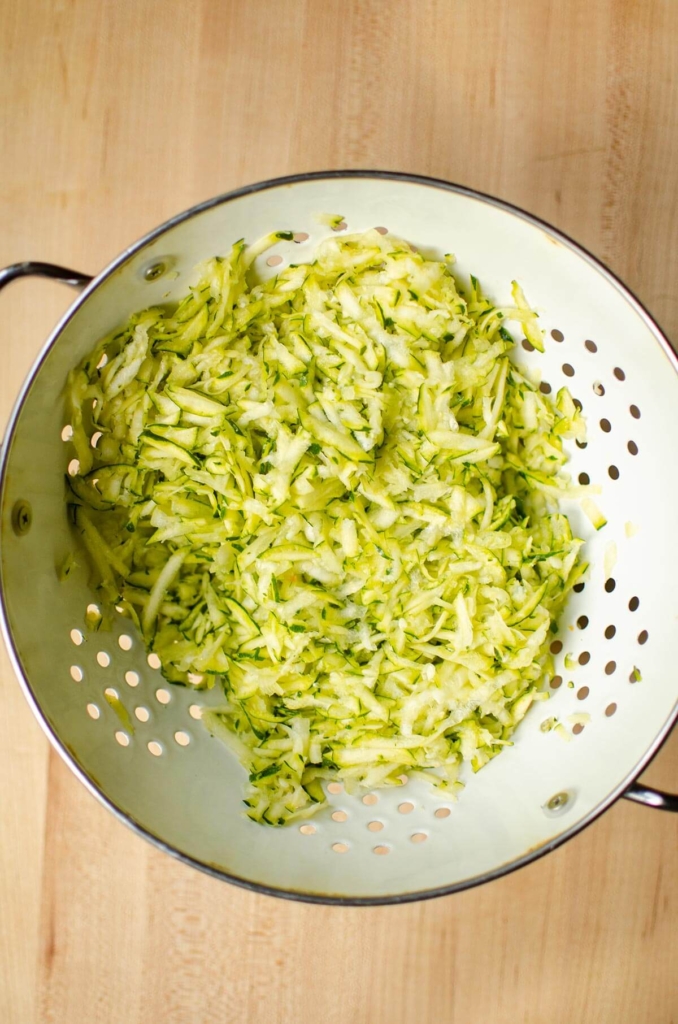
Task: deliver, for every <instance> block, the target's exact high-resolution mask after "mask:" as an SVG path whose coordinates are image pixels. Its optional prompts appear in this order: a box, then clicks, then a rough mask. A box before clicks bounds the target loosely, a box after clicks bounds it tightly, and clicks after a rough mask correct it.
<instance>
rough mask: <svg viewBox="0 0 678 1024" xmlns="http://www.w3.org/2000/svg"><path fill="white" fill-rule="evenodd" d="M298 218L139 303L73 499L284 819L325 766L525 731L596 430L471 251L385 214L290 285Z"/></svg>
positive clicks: (120, 344) (122, 606) (342, 240)
mask: <svg viewBox="0 0 678 1024" xmlns="http://www.w3.org/2000/svg"><path fill="white" fill-rule="evenodd" d="M279 239H291V235H290V234H289V233H285V232H280V233H278V234H274V235H271V236H268V237H267V238H265V239H263V240H262V241H261V242H259V243H257V244H256V245H253V246H250V247H246V246H245V244H244V243H243V242H242V241H241V242H237V243H236V244H235V245H234V246H233V247H232V249H231V251H230V254H229V255H228V256H227V257H224V258H221V257H216V258H214V259H211V260H208V261H207V262H206V263H204V264H203V265H202V266H201V268H200V275H201V276H200V280H199V283H198V284H197V285H196V286H195V287H193V288H191V290H190V293H189V294H188V295H187V296H186V298H185V299H184V300H183V301H182V302H181V303H180V304H179V306H178V308H174V307H173V308H171V309H170V308H161V307H157V308H153V309H148V310H145V311H144V312H141V313H138V314H136V315H135V316H133V317H131V319H130V320H129V322H128V323H127V324H126V325H125V326H124V327H123V328H122V329H120V330H119V331H117V332H116V333H115V334H114V335H112V336H109V337H107V338H105V339H103V340H102V341H101V342H100V343H99V344H98V345H97V347H96V349H95V351H94V352H93V353H92V355H91V356H90V357H89V358H88V359H87V360H86V361H85V362H84V363H83V364H82V365H81V366H80V367H79V368H78V369H77V370H75V371H74V372H73V373H72V375H71V379H70V383H69V404H70V422H71V424H72V427H73V444H74V445H75V447H76V452H77V457H78V461H79V474H78V475H76V476H74V477H72V478H69V485H70V489H69V498H68V500H69V502H70V503H71V508H72V512H73V517H74V521H75V524H76V527H77V529H78V530H79V532H80V534H81V535H82V539H83V541H84V544H85V546H86V548H87V550H88V552H89V555H90V559H91V562H92V565H93V570H94V572H95V574H96V584H97V586H98V587H99V588H100V592H101V593H102V596H103V597H104V598H105V599H106V600H107V601H108V602H110V603H111V604H112V605H115V606H117V608H118V611H121V612H123V613H124V614H126V615H128V616H129V617H130V618H131V619H133V620H134V622H136V623H137V625H138V627H139V629H140V630H141V632H142V633H143V636H144V638H145V642H146V644H147V646H148V649H149V650H152V651H154V652H155V653H156V654H157V655H158V656H159V658H160V661H161V663H162V671H163V673H164V675H165V677H166V678H167V679H168V680H169V681H170V682H173V683H179V684H183V685H188V686H197V687H212V686H219V687H222V688H223V694H224V699H223V703H222V704H221V706H219V707H216V708H214V709H212V710H210V711H209V712H206V713H205V714H204V715H203V720H204V722H205V724H206V725H207V727H208V728H209V729H210V730H212V731H213V732H214V733H215V734H217V735H218V736H220V737H221V738H222V739H223V740H224V741H225V742H226V743H227V744H228V745H229V746H230V748H231V749H232V750H233V751H234V752H235V754H236V755H237V756H238V758H239V759H240V760H241V762H242V763H243V765H244V766H245V768H246V769H247V772H248V773H249V781H248V782H247V785H246V793H245V794H244V795H245V797H246V804H247V807H248V813H249V815H250V816H251V817H252V818H254V819H255V820H256V821H262V822H266V823H269V824H272V825H279V824H283V823H285V822H288V821H290V820H293V819H298V818H301V817H306V816H308V815H309V814H312V813H313V812H314V811H315V810H316V809H317V808H318V806H319V805H320V804H321V803H322V802H323V800H324V793H323V788H322V785H321V781H322V780H325V779H330V778H336V777H339V778H341V780H342V781H343V782H344V783H345V785H346V787H347V788H348V789H349V790H350V789H351V788H357V787H359V786H365V787H377V786H389V785H399V784H400V777H401V776H402V775H403V773H404V774H407V775H408V776H410V777H419V778H426V779H427V780H429V781H430V782H431V783H432V784H433V785H435V786H437V787H438V788H439V789H440V790H441V791H442V792H444V793H445V794H446V795H448V796H449V795H450V794H454V792H455V791H456V789H457V788H458V787H459V785H460V784H459V782H458V781H457V779H458V773H459V769H460V766H461V764H462V762H463V761H468V762H470V763H471V765H472V767H473V769H474V770H477V769H479V768H481V767H482V766H483V765H484V764H486V763H487V761H488V760H489V759H490V758H492V757H494V756H495V755H496V754H498V753H499V752H500V751H501V750H502V749H503V747H504V746H506V745H507V744H509V743H510V738H511V735H512V733H513V731H514V730H515V728H516V726H517V725H518V723H519V722H520V721H521V719H522V718H523V717H524V715H525V713H526V712H527V710H528V708H529V707H530V704H531V703H532V702H533V701H536V700H540V699H543V698H545V696H546V694H545V693H544V692H543V691H542V689H541V687H542V684H543V682H544V679H545V676H546V673H547V671H548V670H549V667H550V662H549V654H548V642H549V635H550V631H551V630H555V628H556V626H555V623H556V618H557V616H558V614H559V612H560V610H561V608H562V605H563V601H564V599H565V597H566V595H567V592H568V591H569V589H570V588H571V586H572V585H573V584H574V583H575V582H576V580H577V578H578V576H579V575H580V574H581V572H582V571H583V569H584V566H583V565H582V564H581V563H580V562H578V560H577V554H578V551H579V547H580V544H581V542H580V541H579V540H577V539H575V538H573V536H572V532H571V530H570V525H569V523H568V520H567V518H566V516H565V515H563V514H560V513H559V512H558V511H557V505H556V503H557V500H558V499H559V497H562V496H563V495H566V494H567V493H568V486H569V484H568V479H567V477H566V476H565V475H564V474H563V472H562V467H563V464H564V462H565V455H564V453H563V447H562V439H563V438H564V437H576V438H578V437H581V436H583V433H584V423H583V420H582V419H581V417H580V416H579V413H578V411H577V409H576V407H575V405H574V403H573V400H572V398H571V397H570V394H569V392H568V391H567V390H566V389H563V390H561V391H560V392H559V393H558V395H557V398H556V400H555V402H553V401H551V400H550V399H549V398H547V397H546V396H545V395H543V394H541V393H540V391H539V388H538V386H537V384H535V383H534V382H531V381H529V380H527V379H526V378H525V376H523V375H522V374H521V373H520V372H519V371H518V370H517V369H516V367H515V365H514V364H513V363H512V362H511V361H510V360H509V353H510V350H511V348H512V346H513V339H512V336H511V334H510V333H509V332H508V330H507V328H506V324H507V322H509V321H513V322H518V324H519V325H520V328H521V329H522V332H523V333H524V335H525V336H526V337H527V338H528V339H529V341H530V342H531V344H532V345H533V346H534V347H535V348H537V349H540V350H541V348H542V334H541V331H540V329H539V327H538V324H537V318H536V314H535V313H534V312H533V311H532V310H531V309H530V307H529V306H528V303H527V302H526V300H525V298H524V295H523V293H522V291H521V289H520V287H519V286H518V285H517V284H515V283H514V285H513V299H514V305H512V306H511V307H501V308H499V307H495V306H494V305H493V304H492V303H491V301H490V300H488V299H487V298H485V297H484V296H483V294H482V291H481V288H480V286H479V284H478V282H477V281H476V279H475V278H471V282H470V286H469V287H468V288H464V289H463V290H462V288H461V287H459V286H458V285H457V283H456V282H455V279H454V277H453V275H452V273H451V270H450V264H451V263H452V262H453V259H452V257H449V258H447V261H443V262H440V261H437V260H429V259H426V258H424V257H423V256H422V255H421V254H419V253H417V252H416V251H414V250H413V249H412V248H411V247H410V246H409V245H408V244H407V243H405V242H402V241H399V240H397V239H394V238H392V237H390V236H383V235H382V234H380V233H379V232H377V231H369V232H367V233H365V234H362V235H357V236H346V237H343V236H341V237H340V236H332V237H330V238H329V239H327V240H326V241H324V242H323V243H322V244H321V245H320V246H319V247H318V248H317V250H316V252H315V258H314V260H313V262H312V263H310V264H303V265H297V266H295V265H290V266H288V267H287V268H286V269H284V270H282V271H281V272H280V273H279V274H278V275H277V276H276V277H274V278H272V279H271V280H269V281H267V282H266V283H264V284H261V283H259V284H255V283H251V282H250V281H248V271H249V269H250V267H251V265H252V263H253V261H254V259H255V258H256V257H257V256H258V255H260V254H261V253H262V252H263V251H265V250H266V248H268V247H270V246H271V245H273V244H274V243H275V242H276V241H278V240H279Z"/></svg>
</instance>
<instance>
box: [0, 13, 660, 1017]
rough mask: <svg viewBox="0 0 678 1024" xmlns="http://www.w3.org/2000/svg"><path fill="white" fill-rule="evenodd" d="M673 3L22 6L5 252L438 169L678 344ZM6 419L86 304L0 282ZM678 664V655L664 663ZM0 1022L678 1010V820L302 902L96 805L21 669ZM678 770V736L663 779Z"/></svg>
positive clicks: (91, 258)
mask: <svg viewBox="0 0 678 1024" xmlns="http://www.w3.org/2000/svg"><path fill="white" fill-rule="evenodd" d="M676 52H678V4H676V3H675V2H674V0H646V2H645V3H643V4H640V3H634V2H632V0H569V2H568V3H560V4H558V3H550V2H546V0H511V2H510V3H507V2H502V0H486V2H484V3H478V2H477V0H476V2H473V3H471V2H470V0H469V2H467V0H392V2H391V3H386V2H385V0H384V2H382V0H353V2H350V0H276V2H272V0H252V2H250V3H240V2H236V0H182V2H178V0H165V2H160V0H135V2H132V0H118V2H117V3H115V4H113V3H110V4H109V3H101V2H98V0H24V2H23V3H20V4H19V3H12V2H11V0H4V2H2V3H0V62H1V63H0V66H1V67H2V68H3V73H2V74H1V75H0V109H1V110H2V112H3V113H2V117H1V119H0V152H1V153H2V160H1V161H0V181H1V185H2V187H1V188H0V262H1V263H2V264H5V263H10V262H14V261H16V260H18V259H23V258H35V259H46V260H53V261H56V262H60V263H64V264H66V265H72V266H75V267H77V268H79V269H82V270H86V271H90V272H91V271H95V270H97V269H98V268H99V267H101V266H102V265H103V264H104V263H105V262H106V261H108V260H109V259H110V258H112V257H113V256H114V255H115V254H116V253H118V252H119V251H120V250H121V249H122V248H123V247H124V246H125V245H126V244H127V243H129V242H130V241H132V240H134V239H135V238H137V237H138V236H139V235H140V234H142V233H143V232H144V231H146V230H147V229H149V228H151V227H153V226H154V225H155V224H157V223H159V222H160V221H162V220H163V219H165V218H166V217H168V216H170V215H171V214H173V213H175V212H177V211H179V210H181V209H183V208H185V207H186V206H189V205H190V204H192V203H194V202H196V201H198V200H201V199H204V198H206V197H208V196H210V195H213V194H216V193H218V192H222V191H225V190H228V189H231V188H234V187H236V186H238V185H242V184H244V183H246V182H249V181H254V180H257V179H263V178H266V177H272V176H275V175H279V174H286V173H291V172H295V171H303V170H307V169H317V168H327V167H341V166H343V167H382V168H387V169H392V168H393V169H404V170H409V171H416V172H421V173H424V174H431V175H437V176H440V177H444V178H448V179H451V180H455V181H460V182H463V183H465V184H468V185H471V186H474V187H476V188H478V189H481V190H483V191H488V192H492V193H495V194H497V195H500V196H502V197H504V198H506V199H508V200H511V201H512V202H515V203H518V204H519V205H523V206H525V207H528V208H529V209H531V210H532V211H534V212H535V213H537V214H539V215H541V216H542V217H545V218H546V219H548V220H550V221H552V222H553V223H555V224H556V225H557V226H559V227H560V228H562V229H564V230H565V231H566V232H568V233H569V234H571V235H573V236H574V237H576V238H577V239H579V240H580V241H581V242H583V243H584V244H585V245H586V246H588V247H589V248H590V249H591V250H593V251H594V252H595V253H597V254H599V255H601V256H602V257H603V258H604V259H606V260H607V261H608V262H609V263H610V265H611V267H612V269H613V270H615V271H617V272H618V273H619V274H620V275H621V276H622V277H623V278H625V279H626V280H627V282H628V283H629V284H630V285H631V287H632V288H633V289H634V290H636V291H637V293H638V294H639V296H640V298H641V299H642V300H643V301H645V302H646V303H647V304H648V305H649V307H650V308H651V309H652V310H653V312H654V313H655V314H656V315H657V317H658V319H659V321H660V322H661V323H663V325H664V327H665V328H666V329H667V331H668V332H669V334H670V335H671V334H672V335H673V337H674V338H677V337H678V288H677V287H676V279H677V276H678V255H677V254H678V209H677V203H678V199H677V196H678V189H676V167H678V130H677V129H678V81H677V79H676ZM1 301H2V312H3V319H2V324H3V330H2V333H3V338H2V345H3V359H2V371H1V373H2V377H1V382H0V385H1V391H0V399H1V408H0V418H1V419H2V422H3V423H4V422H5V420H6V417H7V415H8V412H9V409H10V405H11V402H12V400H13V396H14V395H15V393H16V391H17V388H18V387H19V384H20V382H21V380H22V378H23V376H24V374H25V373H26V371H27V370H28V368H29V366H30V364H31V362H32V360H33V358H34V356H35V354H36V352H37V350H38V348H39V346H40V344H41V341H42V339H43V338H44V337H45V336H46V334H47V332H48V330H49V329H50V327H51V325H52V324H53V323H54V321H55V320H56V318H57V316H58V315H59V313H60V312H61V311H63V310H64V309H65V308H66V306H67V304H68V301H69V297H68V294H67V293H66V292H65V291H64V290H63V289H61V288H60V287H59V286H57V285H54V284H49V283H39V282H30V283H29V282H25V283H22V284H17V285H15V286H13V288H12V289H9V290H8V291H7V292H5V293H3V295H2V297H1ZM667 668H669V670H672V667H670V666H668V667H667ZM0 701H1V704H0V706H1V708H2V714H0V801H1V804H0V1021H2V1022H3V1024H4V1022H7V1024H34V1022H38V1021H40V1022H59V1024H60V1022H69V1024H70V1022H75V1024H80V1022H83V1024H99V1022H102V1024H103V1022H106V1024H109V1022H114V1024H117V1022H120V1021H126V1022H129V1024H150V1022H156V1021H158V1022H163V1024H175V1022H176V1024H184V1022H186V1024H195V1022H219V1024H225V1022H234V1024H236V1022H237V1024H243V1022H246V1024H250V1022H251V1024H260V1022H261V1024H263V1022H266V1024H289V1022H293V1021H296V1020H314V1021H318V1022H321V1024H335V1022H336V1024H339V1022H341V1024H345V1022H347V1021H349V1022H351V1024H362V1022H365V1024H367V1022H369V1024H381V1022H384V1024H386V1022H388V1024H399V1022H404V1021H408V1022H409V1021H413V1020H414V1021H417V1022H421V1024H434V1022H435V1024H448V1022H449V1024H468V1022H472V1021H480V1020H486V1021H490V1022H492V1024H504V1022H505V1024H542V1022H546V1021H548V1022H549V1024H560V1022H562V1024H571V1022H574V1021H577V1022H579V1021H583V1022H589V1021H590V1022H596V1024H606V1022H614V1024H646V1022H647V1024H670V1022H672V1021H673V1022H675V1021H678V981H677V974H676V963H677V962H678V891H677V889H678V887H677V884H676V872H677V869H678V857H677V855H676V854H677V852H678V822H677V821H675V820H674V819H673V818H672V817H671V816H669V815H667V814H657V813H654V814H653V813H651V812H648V811H645V810H643V809H641V808H638V807H635V806H630V805H626V804H624V803H623V802H622V804H619V805H617V806H615V807H614V808H613V809H612V810H611V811H610V812H609V813H608V814H606V815H605V816H604V817H603V818H602V819H601V820H600V821H598V822H597V823H596V824H594V825H593V826H591V827H590V828H589V829H588V830H587V831H586V832H585V833H584V834H583V835H581V836H580V837H578V838H577V839H575V840H574V841H573V842H571V843H569V844H568V845H566V846H565V847H564V848H562V849H560V850H558V851H557V852H556V853H554V854H552V855H550V856H548V857H547V858H545V859H543V860H541V861H539V862H538V863H536V864H534V865H533V866H531V867H530V868H527V869H525V870H522V871H520V872H518V873H517V874H515V875H512V876H510V877H508V878H505V879H502V880H501V881H498V882H495V883H493V884H491V885H490V886H486V887H484V888H480V889H477V890H474V891H471V892H467V893H464V894H461V895H459V896H454V897H451V898H449V899H444V900H437V901H433V902H431V903H426V904H415V905H409V906H405V907H393V908H383V909H382V908H379V909H371V910H362V911H361V910H351V909H335V908H321V907H310V906H304V905H297V904H288V903H283V902H281V901H275V900H272V899H269V898H265V897H259V896H254V895H252V894H250V893H247V892H243V891H240V890H237V889H235V888H232V887H229V886H226V885H223V884H219V883H218V882H215V881H213V880H211V879H208V878H205V877H202V876H200V875H199V874H197V873H196V872H193V871H191V870H189V869H188V868H185V867H183V866H181V865H179V864H176V863H175V862H173V861H172V860H170V859H169V858H167V857H164V856H162V855H160V854H159V853H157V852H156V851H155V850H152V849H151V848H150V847H148V846H147V845H146V844H144V843H143V842H142V841H141V840H139V839H137V838H136V837H134V836H133V835H132V834H131V833H129V832H128V831H127V830H125V829H124V828H123V827H122V826H121V825H119V824H118V823H117V822H115V821H114V820H113V818H112V817H111V816H110V815H109V814H108V813H107V812H105V811H104V810H103V809H102V808H101V807H99V806H98V805H97V804H96V803H95V801H94V800H92V799H91V797H89V796H88V795H87V793H86V792H85V790H84V789H83V788H82V787H81V786H80V785H79V783H77V782H76V780H75V779H74V778H73V777H72V776H71V775H70V773H69V772H68V771H67V769H66V768H65V767H64V766H63V765H62V764H61V762H60V761H59V759H58V758H57V757H56V756H55V755H54V754H53V753H50V752H49V750H48V745H47V742H46V740H45V739H44V738H43V736H42V734H41V733H40V730H39V728H38V726H37V725H36V724H35V722H34V721H33V719H32V716H31V713H30V711H29V709H28V707H27V706H26V704H25V702H24V700H23V698H22V696H21V695H20V692H19V688H18V685H17V683H16V681H15V679H14V677H13V675H12V672H11V669H10V666H9V664H8V662H7V660H6V658H3V661H2V665H1V669H0ZM647 777H648V779H650V780H651V781H653V782H654V783H656V784H660V785H663V786H664V787H666V788H674V789H675V788H676V786H677V785H678V737H674V738H673V739H672V740H670V741H669V743H668V744H667V745H666V747H665V748H664V750H663V751H662V752H661V754H660V755H659V757H658V758H657V760H656V762H655V764H654V765H653V766H652V768H651V769H650V771H649V772H648V773H647Z"/></svg>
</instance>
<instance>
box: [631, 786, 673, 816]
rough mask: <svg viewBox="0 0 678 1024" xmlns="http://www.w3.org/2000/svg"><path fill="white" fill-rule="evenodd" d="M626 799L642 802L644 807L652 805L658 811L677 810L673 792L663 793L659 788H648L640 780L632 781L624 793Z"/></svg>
mask: <svg viewBox="0 0 678 1024" xmlns="http://www.w3.org/2000/svg"><path fill="white" fill-rule="evenodd" d="M624 796H625V797H626V799H627V800H635V802H636V803H637V804H644V805H645V806H646V807H654V808H655V809H656V810H658V811H676V812H678V796H674V794H673V793H664V791H663V790H661V789H650V787H649V786H643V784H642V783H640V782H632V783H631V785H630V786H629V788H628V789H627V790H626V792H625V793H624Z"/></svg>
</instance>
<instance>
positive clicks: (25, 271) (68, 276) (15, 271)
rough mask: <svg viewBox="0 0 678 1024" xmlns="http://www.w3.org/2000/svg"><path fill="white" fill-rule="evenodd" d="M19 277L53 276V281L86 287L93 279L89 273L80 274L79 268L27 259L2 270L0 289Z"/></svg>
mask: <svg viewBox="0 0 678 1024" xmlns="http://www.w3.org/2000/svg"><path fill="white" fill-rule="evenodd" d="M19 277H51V278H52V280H53V281H62V282H63V283H64V284H69V285H70V286H71V287H72V288H84V287H85V285H86V284H89V283H90V281H91V280H92V278H91V277H90V276H89V274H79V273H78V272H77V270H68V269H67V268H66V267H57V266H56V265H55V264H54V263H35V262H34V261H32V260H25V261H24V262H23V263H13V264H12V265H11V267H5V268H4V269H2V270H0V289H2V288H4V287H5V285H8V284H10V282H11V281H16V280H17V278H19Z"/></svg>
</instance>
